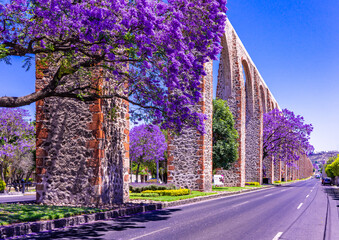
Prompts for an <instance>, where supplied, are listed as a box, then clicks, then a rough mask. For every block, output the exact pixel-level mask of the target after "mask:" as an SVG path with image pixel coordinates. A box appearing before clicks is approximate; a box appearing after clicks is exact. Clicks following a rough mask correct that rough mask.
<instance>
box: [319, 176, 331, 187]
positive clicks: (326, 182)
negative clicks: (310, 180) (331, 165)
mask: <svg viewBox="0 0 339 240" xmlns="http://www.w3.org/2000/svg"><path fill="white" fill-rule="evenodd" d="M321 184H322V185H326V184H328V185H331V184H332V180H331V178H329V177H326V178H323V180H322V182H321Z"/></svg>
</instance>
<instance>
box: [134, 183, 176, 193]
mask: <svg viewBox="0 0 339 240" xmlns="http://www.w3.org/2000/svg"><path fill="white" fill-rule="evenodd" d="M173 189H176V187H175V186H174V185H172V184H171V185H155V184H152V185H144V186H132V185H129V190H130V191H131V192H132V193H141V192H144V191H147V190H151V191H156V190H173Z"/></svg>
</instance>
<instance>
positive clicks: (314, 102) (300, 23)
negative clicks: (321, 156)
mask: <svg viewBox="0 0 339 240" xmlns="http://www.w3.org/2000/svg"><path fill="white" fill-rule="evenodd" d="M227 7H228V9H229V10H228V12H227V15H228V17H229V19H230V21H231V23H232V25H233V27H234V28H235V30H236V31H237V33H238V35H239V37H240V39H241V40H242V42H243V44H244V45H245V47H246V49H247V51H248V53H249V54H250V56H251V58H252V59H253V61H254V63H255V64H256V66H257V68H258V70H259V71H260V73H261V75H262V76H263V78H264V80H265V82H266V84H267V85H268V87H269V88H270V90H271V92H272V93H273V95H274V97H275V98H276V100H277V101H278V103H279V105H280V107H281V108H288V109H290V110H292V111H294V112H295V113H296V114H300V115H302V116H304V117H305V119H306V121H307V122H308V123H312V124H313V126H314V132H313V133H312V136H311V143H312V144H313V145H314V146H315V149H316V151H323V150H339V139H338V137H339V97H338V95H339V44H338V43H339V14H338V9H339V1H338V0H326V1H320V0H307V1H306V0H304V1H303V0H298V1H296V0H284V1H267V0H266V1H264V0H256V1H254V0H229V1H228V3H227ZM21 64H22V63H21V59H14V61H13V65H12V66H8V65H6V64H4V63H0V73H1V75H0V96H4V95H7V96H21V95H24V94H28V93H31V92H33V91H34V79H35V73H34V71H35V70H34V68H32V69H31V70H30V71H28V72H26V71H25V70H24V69H22V68H21V67H20V65H21ZM214 70H215V71H214V75H215V79H216V74H217V64H215V67H214ZM214 86H215V87H216V82H215V81H214ZM25 108H26V109H29V110H30V112H31V115H32V116H34V112H35V105H34V104H32V105H31V106H27V107H25Z"/></svg>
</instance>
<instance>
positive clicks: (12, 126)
mask: <svg viewBox="0 0 339 240" xmlns="http://www.w3.org/2000/svg"><path fill="white" fill-rule="evenodd" d="M28 116H29V114H28V111H27V110H24V109H20V108H12V109H9V108H0V160H1V161H2V159H4V157H13V156H14V155H15V154H16V153H17V152H22V153H24V152H27V151H29V150H32V148H33V147H34V146H35V128H34V126H33V125H32V124H30V123H28V122H27V121H26V120H25V117H28Z"/></svg>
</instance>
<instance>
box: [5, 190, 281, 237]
mask: <svg viewBox="0 0 339 240" xmlns="http://www.w3.org/2000/svg"><path fill="white" fill-rule="evenodd" d="M274 187H275V186H265V187H262V188H256V189H245V190H240V191H237V192H220V193H218V194H215V195H209V196H201V197H196V198H190V199H184V200H179V201H174V202H152V203H147V204H145V203H139V204H138V203H135V204H136V205H137V206H133V207H126V208H120V209H115V210H109V211H106V212H99V213H92V214H86V215H79V216H73V217H68V218H61V219H55V220H46V221H39V222H26V223H17V224H13V225H9V226H3V227H0V238H1V239H6V238H11V237H18V236H22V235H27V234H31V233H39V232H43V231H51V230H55V229H60V228H66V227H72V226H76V225H80V224H85V223H91V222H95V221H99V220H108V219H112V218H117V217H123V216H127V215H132V214H137V213H143V212H149V211H155V210H159V209H164V208H168V207H175V206H181V205H187V204H192V203H197V202H203V201H207V200H212V199H217V198H222V197H227V196H232V195H237V194H241V193H245V192H254V191H259V190H264V189H269V188H274Z"/></svg>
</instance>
